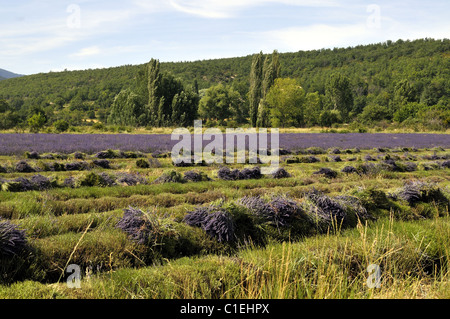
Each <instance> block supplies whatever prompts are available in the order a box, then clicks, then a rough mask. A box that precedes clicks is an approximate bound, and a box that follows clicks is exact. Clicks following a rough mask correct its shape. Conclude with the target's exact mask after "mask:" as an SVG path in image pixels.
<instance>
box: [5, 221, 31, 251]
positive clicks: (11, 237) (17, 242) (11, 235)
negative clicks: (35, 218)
mask: <svg viewBox="0 0 450 319" xmlns="http://www.w3.org/2000/svg"><path fill="white" fill-rule="evenodd" d="M26 245H27V239H26V236H25V231H24V230H20V229H19V228H18V226H16V225H14V224H12V223H11V222H10V221H8V220H3V219H2V218H1V217H0V259H3V258H5V257H11V256H15V255H20V254H21V253H22V251H23V250H24V248H25V247H26Z"/></svg>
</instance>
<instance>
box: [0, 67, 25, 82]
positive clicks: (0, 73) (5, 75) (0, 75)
mask: <svg viewBox="0 0 450 319" xmlns="http://www.w3.org/2000/svg"><path fill="white" fill-rule="evenodd" d="M21 76H22V75H21V74H16V73H13V72H10V71H7V70H3V69H0V80H5V79H12V78H17V77H21Z"/></svg>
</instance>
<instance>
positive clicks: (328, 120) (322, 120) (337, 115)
mask: <svg viewBox="0 0 450 319" xmlns="http://www.w3.org/2000/svg"><path fill="white" fill-rule="evenodd" d="M341 122H342V116H341V112H339V111H338V110H322V112H320V115H319V124H320V126H322V127H331V126H332V125H333V124H335V123H341Z"/></svg>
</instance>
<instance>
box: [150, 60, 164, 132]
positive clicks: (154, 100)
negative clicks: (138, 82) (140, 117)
mask: <svg viewBox="0 0 450 319" xmlns="http://www.w3.org/2000/svg"><path fill="white" fill-rule="evenodd" d="M147 76H148V80H147V92H148V112H149V121H150V122H151V124H152V125H159V123H158V122H159V120H160V117H161V116H162V112H161V110H160V109H161V107H160V102H161V101H160V100H161V95H162V94H161V73H160V64H159V60H155V59H151V60H150V62H149V63H148V71H147Z"/></svg>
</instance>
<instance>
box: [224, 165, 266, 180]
mask: <svg viewBox="0 0 450 319" xmlns="http://www.w3.org/2000/svg"><path fill="white" fill-rule="evenodd" d="M217 177H218V178H219V179H223V180H226V181H235V180H241V179H257V178H261V177H262V174H261V169H260V168H259V167H254V168H244V169H243V170H241V171H239V170H238V169H234V170H230V168H229V167H226V166H225V167H222V168H220V169H219V171H218V172H217Z"/></svg>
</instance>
